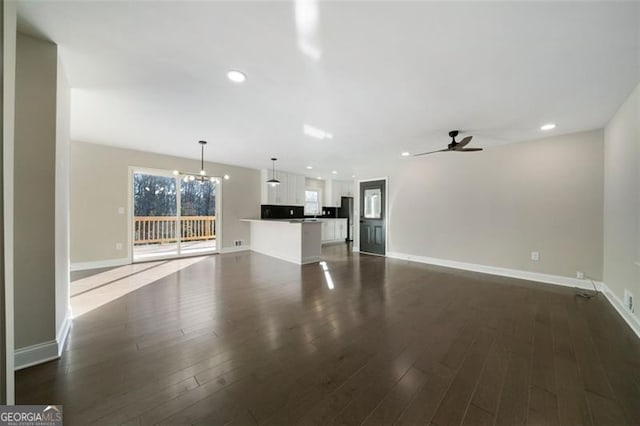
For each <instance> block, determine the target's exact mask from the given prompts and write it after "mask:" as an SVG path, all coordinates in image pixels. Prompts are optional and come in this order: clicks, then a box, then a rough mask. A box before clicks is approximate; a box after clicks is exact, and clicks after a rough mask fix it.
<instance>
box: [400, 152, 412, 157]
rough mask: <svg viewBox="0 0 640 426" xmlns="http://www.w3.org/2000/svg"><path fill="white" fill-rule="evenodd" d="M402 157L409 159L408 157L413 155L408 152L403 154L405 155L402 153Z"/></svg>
mask: <svg viewBox="0 0 640 426" xmlns="http://www.w3.org/2000/svg"><path fill="white" fill-rule="evenodd" d="M400 155H402V156H403V157H408V156H410V155H411V154H409V153H408V152H407V151H405V152H403V153H402V154H400Z"/></svg>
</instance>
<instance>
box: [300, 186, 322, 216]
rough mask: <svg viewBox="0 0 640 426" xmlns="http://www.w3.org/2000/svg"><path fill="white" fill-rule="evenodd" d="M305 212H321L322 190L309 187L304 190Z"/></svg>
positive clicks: (310, 214)
mask: <svg viewBox="0 0 640 426" xmlns="http://www.w3.org/2000/svg"><path fill="white" fill-rule="evenodd" d="M304 214H305V216H314V215H317V214H320V190H319V189H307V190H306V191H304Z"/></svg>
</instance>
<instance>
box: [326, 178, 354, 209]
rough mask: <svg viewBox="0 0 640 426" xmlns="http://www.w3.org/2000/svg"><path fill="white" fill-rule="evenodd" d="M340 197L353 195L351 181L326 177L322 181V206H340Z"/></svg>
mask: <svg viewBox="0 0 640 426" xmlns="http://www.w3.org/2000/svg"><path fill="white" fill-rule="evenodd" d="M342 197H353V181H349V180H344V181H343V180H334V179H327V180H326V181H325V183H324V207H340V205H341V204H342V200H341V198H342Z"/></svg>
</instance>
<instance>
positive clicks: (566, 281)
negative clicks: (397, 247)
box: [387, 252, 602, 290]
mask: <svg viewBox="0 0 640 426" xmlns="http://www.w3.org/2000/svg"><path fill="white" fill-rule="evenodd" d="M387 257H390V258H392V259H401V260H408V261H410V262H418V263H426V264H429V265H437V266H444V267H447V268H454V269H463V270H465V271H473V272H482V273H485V274H491V275H500V276H503V277H510V278H519V279H522V280H529V281H538V282H542V283H547V284H556V285H561V286H565V287H574V288H576V287H577V288H581V289H584V290H588V289H593V286H592V285H591V283H590V281H588V280H580V279H578V278H571V277H563V276H561V275H550V274H542V273H540V272H531V271H523V270H520V269H508V268H501V267H498V266H487V265H478V264H475V263H466V262H458V261H455V260H445V259H437V258H435V257H425V256H412V255H408V254H404V253H398V252H387ZM595 283H596V286H597V287H599V286H600V285H601V284H602V283H600V282H595Z"/></svg>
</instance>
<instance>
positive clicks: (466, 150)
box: [456, 148, 482, 152]
mask: <svg viewBox="0 0 640 426" xmlns="http://www.w3.org/2000/svg"><path fill="white" fill-rule="evenodd" d="M456 151H461V152H473V151H482V148H462V149H456Z"/></svg>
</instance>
